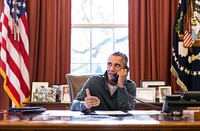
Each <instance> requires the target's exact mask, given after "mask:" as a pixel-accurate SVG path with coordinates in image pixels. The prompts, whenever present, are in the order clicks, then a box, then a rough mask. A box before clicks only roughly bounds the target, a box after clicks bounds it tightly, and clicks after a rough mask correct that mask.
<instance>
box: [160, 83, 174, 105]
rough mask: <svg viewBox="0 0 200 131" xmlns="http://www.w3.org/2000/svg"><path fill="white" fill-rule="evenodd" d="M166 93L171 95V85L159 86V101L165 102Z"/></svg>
mask: <svg viewBox="0 0 200 131" xmlns="http://www.w3.org/2000/svg"><path fill="white" fill-rule="evenodd" d="M166 95H171V86H159V102H163V101H164V96H166Z"/></svg>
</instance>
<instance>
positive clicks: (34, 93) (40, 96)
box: [31, 82, 49, 102]
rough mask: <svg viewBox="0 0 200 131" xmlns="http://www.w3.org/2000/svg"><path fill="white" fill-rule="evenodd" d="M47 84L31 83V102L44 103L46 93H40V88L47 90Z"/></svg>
mask: <svg viewBox="0 0 200 131" xmlns="http://www.w3.org/2000/svg"><path fill="white" fill-rule="evenodd" d="M48 85H49V83H48V82H32V90H31V101H39V102H45V101H46V97H47V95H48V92H41V90H42V88H48Z"/></svg>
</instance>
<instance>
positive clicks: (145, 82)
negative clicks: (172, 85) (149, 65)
mask: <svg viewBox="0 0 200 131" xmlns="http://www.w3.org/2000/svg"><path fill="white" fill-rule="evenodd" d="M162 85H163V86H164V85H166V83H165V81H164V80H140V87H143V88H148V87H150V86H151V87H153V86H162Z"/></svg>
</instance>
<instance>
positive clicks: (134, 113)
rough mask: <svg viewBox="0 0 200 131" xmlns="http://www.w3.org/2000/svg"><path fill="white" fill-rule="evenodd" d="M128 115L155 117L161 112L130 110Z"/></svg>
mask: <svg viewBox="0 0 200 131" xmlns="http://www.w3.org/2000/svg"><path fill="white" fill-rule="evenodd" d="M128 113H129V114H132V115H156V114H161V111H157V110H131V111H129V112H128Z"/></svg>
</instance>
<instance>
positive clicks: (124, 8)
mask: <svg viewBox="0 0 200 131" xmlns="http://www.w3.org/2000/svg"><path fill="white" fill-rule="evenodd" d="M127 23H128V0H117V1H116V0H114V24H127Z"/></svg>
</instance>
